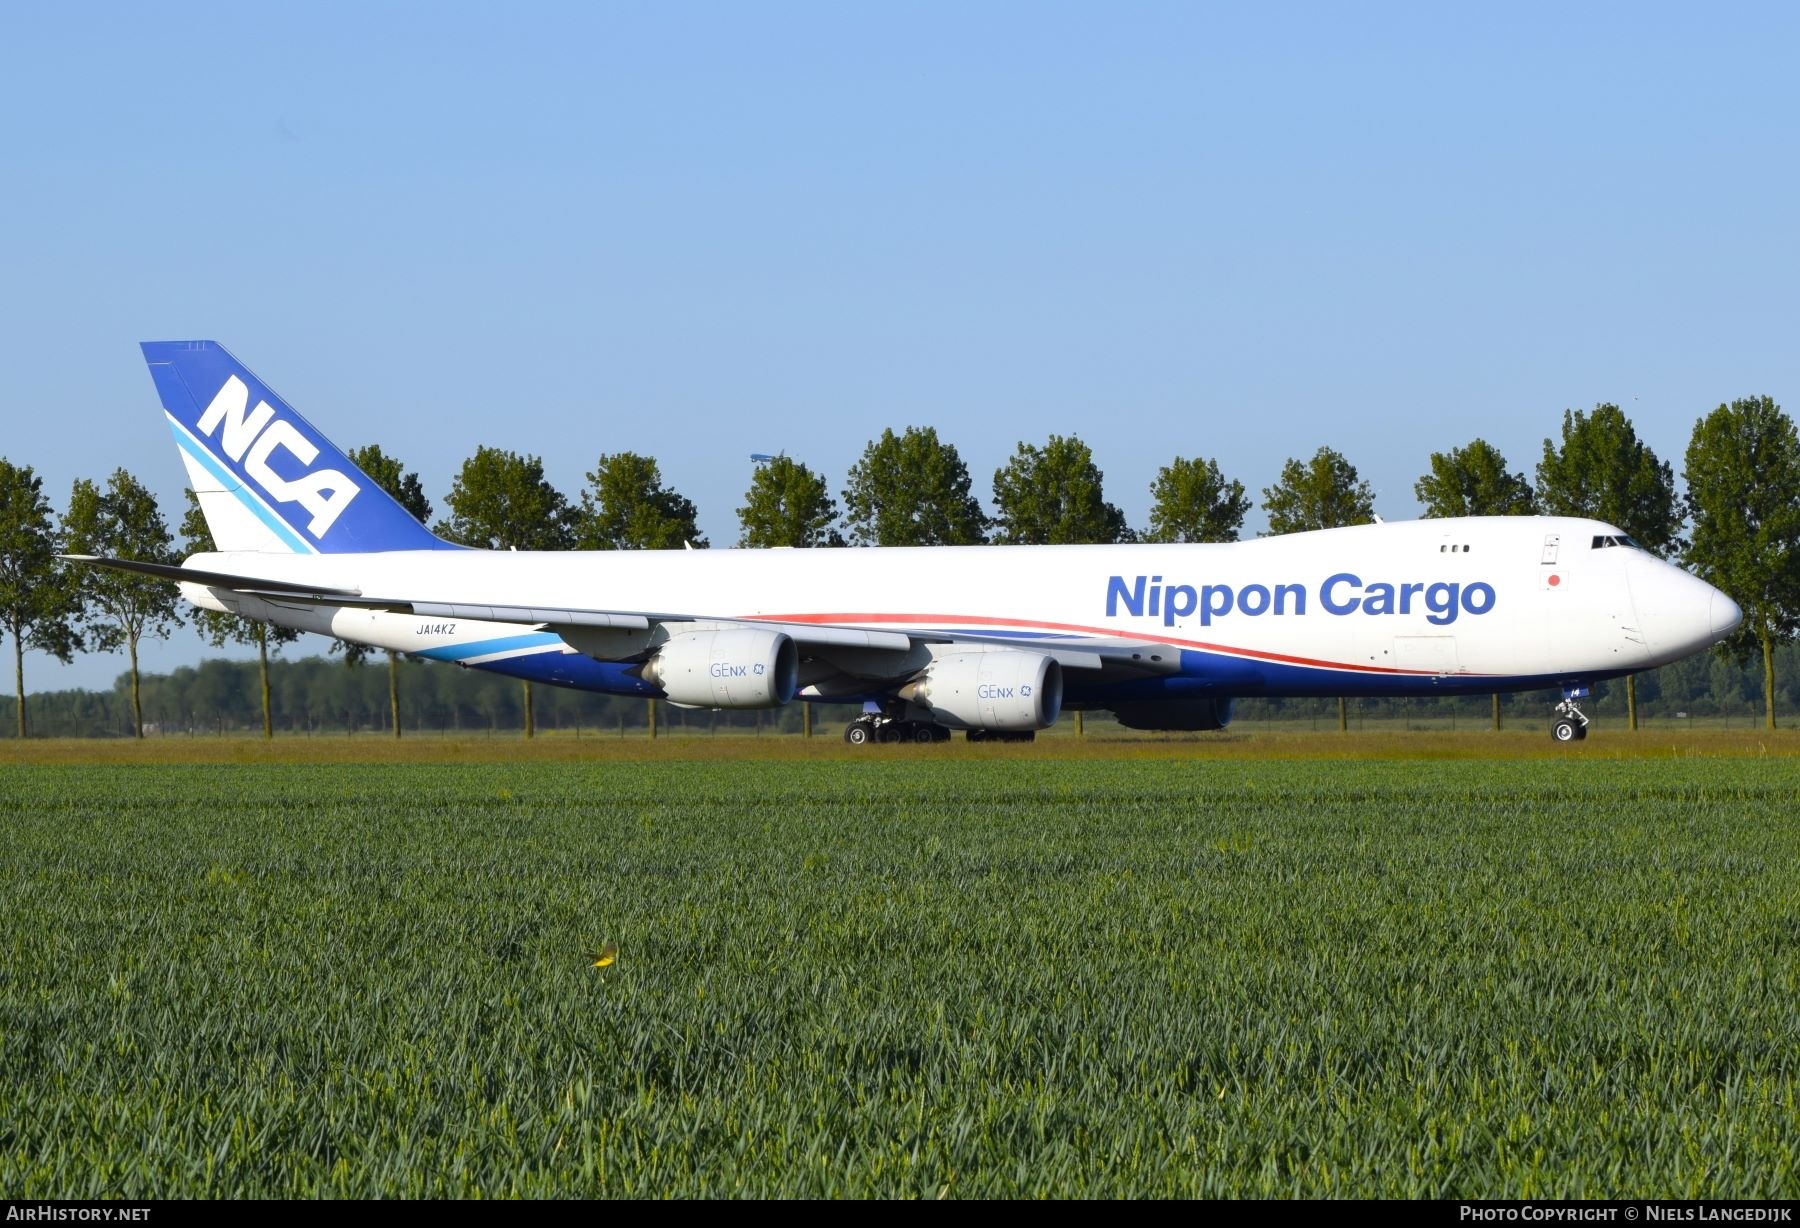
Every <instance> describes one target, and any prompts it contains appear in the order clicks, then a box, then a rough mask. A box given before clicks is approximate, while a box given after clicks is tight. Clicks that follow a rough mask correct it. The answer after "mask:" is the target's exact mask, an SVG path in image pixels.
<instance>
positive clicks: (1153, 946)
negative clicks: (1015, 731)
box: [0, 735, 1800, 1198]
mask: <svg viewBox="0 0 1800 1228" xmlns="http://www.w3.org/2000/svg"><path fill="white" fill-rule="evenodd" d="M1537 740H1538V739H1537V738H1536V737H1534V738H1533V739H1532V744H1533V745H1534V746H1535V744H1536V742H1537ZM743 741H754V740H752V739H745V740H743ZM1622 742H1623V736H1622V735H1621V736H1620V737H1617V738H1615V739H1613V744H1614V747H1615V750H1616V747H1617V746H1618V745H1619V744H1620V743H1622ZM1543 743H1544V745H1543V748H1542V749H1543V750H1546V751H1548V750H1551V749H1553V748H1551V747H1550V746H1549V743H1548V739H1543ZM1458 744H1460V743H1458ZM1513 744H1514V743H1512V742H1497V741H1490V742H1488V743H1485V745H1486V746H1488V747H1489V748H1491V749H1498V748H1501V747H1504V746H1511V745H1513ZM233 745H236V746H237V747H239V748H240V750H239V751H233V752H232V753H231V754H230V755H228V756H225V757H224V758H223V759H222V760H220V761H215V762H207V763H180V762H173V761H168V760H172V759H174V758H178V756H175V755H174V754H173V753H172V752H164V753H162V756H161V757H162V758H163V759H164V760H165V761H163V762H155V763H139V764H130V763H111V762H94V761H92V760H93V759H95V758H99V759H104V758H107V757H108V756H112V757H123V756H126V755H127V753H128V752H127V751H125V750H118V751H114V750H105V751H100V752H93V753H92V754H90V755H89V756H88V757H87V760H86V761H83V755H82V754H81V753H78V751H77V750H71V749H69V748H66V747H61V748H59V747H56V746H54V745H52V746H49V747H45V746H43V745H39V746H38V747H37V748H36V750H35V752H34V751H33V750H32V749H31V748H29V747H27V748H26V749H24V750H22V751H20V752H18V754H16V755H14V756H13V757H12V758H11V760H10V761H9V762H7V763H6V764H5V765H4V766H0V833H3V837H4V839H3V843H0V850H3V853H0V855H3V857H4V875H3V877H0V892H3V893H4V894H3V896H0V1190H3V1191H5V1192H6V1194H7V1195H8V1196H11V1197H17V1198H39V1197H52V1196H59V1195H60V1196H77V1197H87V1196H99V1195H120V1196H133V1197H147V1196H224V1195H264V1196H290V1195H312V1194H320V1195H335V1196H364V1195H374V1194H395V1195H437V1194H445V1195H464V1194H468V1195H473V1194H483V1195H491V1196H500V1195H516V1194H522V1195H593V1194H617V1195H663V1194H672V1195H729V1194H794V1195H815V1194H817V1195H828V1194H829V1195H891V1196H912V1195H917V1196H921V1197H937V1196H943V1195H948V1196H984V1195H985V1196H996V1195H998V1196H1015V1195H1035V1194H1052V1195H1158V1194H1176V1195H1188V1194H1235V1195H1262V1194H1304V1195H1338V1194H1342V1195H1358V1194H1388V1195H1431V1196H1450V1195H1464V1196H1473V1195H1500V1196H1531V1197H1545V1196H1553V1195H1619V1196H1630V1195H1636V1196H1664V1197H1693V1196H1713V1197H1721V1196H1759V1195H1778V1196H1786V1197H1794V1196H1796V1195H1797V1194H1800V1175H1797V1171H1796V1150H1797V1148H1800V1132H1796V1130H1795V1129H1794V1122H1795V1120H1796V1116H1797V1114H1800V1002H1797V996H1796V990H1797V988H1800V986H1797V981H1800V874H1797V873H1796V870H1797V869H1800V823H1797V822H1796V813H1797V812H1800V760H1796V758H1794V757H1792V751H1793V747H1791V746H1789V745H1788V744H1787V743H1786V742H1785V741H1784V742H1781V743H1779V744H1777V746H1776V748H1775V752H1774V753H1771V751H1770V747H1769V744H1768V742H1767V741H1764V742H1763V743H1761V744H1760V745H1761V747H1762V749H1761V750H1760V751H1759V750H1758V745H1759V743H1758V742H1757V741H1756V740H1755V739H1754V738H1751V739H1749V740H1748V741H1742V740H1740V741H1737V742H1733V743H1731V746H1732V747H1734V748H1736V749H1735V750H1732V751H1731V752H1730V753H1731V755H1732V756H1733V757H1718V756H1715V755H1708V756H1704V757H1701V756H1697V755H1695V754H1692V753H1683V747H1684V746H1686V745H1688V744H1680V745H1677V746H1672V747H1669V748H1661V747H1650V746H1649V745H1648V743H1640V744H1637V745H1638V746H1639V747H1640V749H1641V750H1642V752H1643V753H1642V757H1626V758H1620V757H1616V756H1615V755H1612V754H1609V752H1608V751H1607V750H1606V747H1605V744H1604V743H1603V742H1602V741H1601V740H1600V739H1594V740H1591V741H1590V742H1589V743H1587V744H1585V745H1584V746H1582V747H1579V748H1564V753H1563V754H1561V755H1556V756H1548V755H1545V756H1540V755H1539V753H1538V751H1537V750H1528V749H1526V743H1525V742H1524V741H1522V740H1521V741H1518V742H1517V746H1518V747H1519V748H1520V751H1519V757H1518V758H1516V759H1504V758H1485V759H1484V758H1480V757H1473V756H1471V755H1463V754H1448V755H1445V756H1442V757H1439V758H1433V759H1392V760H1388V759H1380V758H1377V759H1375V760H1374V761H1361V760H1358V759H1355V758H1325V757H1319V755H1318V754H1314V755H1312V756H1307V755H1305V754H1301V753H1298V752H1295V753H1292V754H1289V753H1275V754H1274V756H1273V757H1266V756H1258V755H1255V754H1252V753H1249V752H1243V753H1239V752H1236V751H1231V750H1229V749H1224V750H1222V749H1220V748H1221V747H1225V748H1229V747H1231V746H1233V745H1236V744H1233V743H1227V742H1216V743H1212V744H1209V745H1208V746H1207V747H1206V748H1202V749H1201V750H1198V751H1196V750H1194V749H1193V748H1192V746H1191V745H1190V746H1188V747H1187V748H1185V749H1184V748H1183V747H1181V746H1176V747H1175V748H1174V749H1169V748H1168V747H1167V746H1155V745H1153V746H1152V748H1151V750H1152V751H1154V752H1155V753H1151V752H1147V751H1143V750H1142V749H1141V748H1139V749H1126V750H1116V751H1114V752H1113V753H1111V754H1101V753H1098V752H1096V753H1091V754H1089V753H1079V754H1078V753H1073V752H1071V753H1061V752H1059V753H1058V754H1057V755H1055V756H1050V755H1046V754H1044V753H1042V752H1043V750H1044V748H1042V747H1038V748H1033V747H1005V748H995V749H997V750H1000V751H1004V752H1005V753H994V754H987V753H982V754H976V753H974V752H976V751H984V752H985V751H987V750H989V749H990V748H984V747H972V748H966V749H963V748H957V749H956V750H955V753H951V754H944V755H933V754H930V753H920V752H921V751H925V750H926V748H916V749H914V748H887V747H881V748H875V753H870V752H863V753H862V754H861V755H844V754H841V753H839V750H838V749H832V750H830V751H826V750H825V749H824V748H823V747H821V748H820V749H819V751H818V755H819V757H817V758H810V759H809V758H807V757H804V756H803V755H801V754H797V753H794V754H790V753H788V752H786V751H783V752H781V757H776V758H769V757H762V756H759V755H758V754H757V753H756V752H754V751H744V753H743V754H742V755H741V756H739V757H731V756H729V755H723V754H722V753H718V754H716V753H715V752H714V751H712V750H695V749H694V748H692V747H690V748H689V749H688V750H687V751H685V752H682V751H680V750H662V751H658V752H657V754H658V756H659V757H657V758H655V759H651V760H643V759H641V758H640V759H636V760H634V759H631V758H627V757H623V756H620V755H612V756H610V757H602V758H591V757H589V758H582V757H577V756H576V755H575V754H574V753H572V752H566V751H564V750H558V749H549V750H540V749H536V748H534V749H533V750H532V751H531V752H529V754H526V753H524V752H521V753H520V755H519V757H516V758H509V760H508V761H501V762H482V763H469V762H437V763H434V762H428V761H427V760H429V759H430V758H432V757H433V752H431V751H430V750H429V749H428V748H420V747H416V746H415V747H412V748H410V749H408V750H406V751H404V752H402V751H400V750H397V749H396V750H394V751H392V752H391V754H392V755H393V756H396V757H399V756H403V755H404V756H411V757H413V758H414V759H416V760H417V761H413V762H391V763H368V762H344V761H335V762H334V761H332V758H333V757H332V756H330V755H323V754H322V753H321V754H320V755H315V756H313V761H310V762H300V763H281V762H241V763H240V762H232V761H230V760H231V758H233V757H241V758H247V759H252V760H255V759H258V758H259V757H261V758H267V757H269V756H270V755H271V754H273V752H265V751H262V750H261V749H260V748H257V747H255V745H254V744H233ZM734 745H735V744H734ZM1362 745H1363V747H1364V749H1365V750H1367V749H1368V746H1369V744H1368V743H1363V744H1362ZM1474 745H1477V746H1479V745H1484V744H1482V743H1475V744H1474ZM934 749H935V748H934ZM1571 749H1573V750H1574V751H1575V752H1576V753H1573V754H1571V753H1568V751H1569V750H1571ZM890 752H892V753H890ZM132 753H137V754H140V755H143V754H147V753H149V752H146V751H143V750H139V751H136V752H132ZM289 753H293V752H289ZM389 753H390V752H387V751H381V750H369V751H367V752H365V754H367V755H370V756H375V757H380V756H382V755H387V754H389ZM593 753H594V752H593V751H592V750H590V751H588V752H587V754H589V755H592V754H593ZM1331 753H1335V752H1331ZM33 754H35V755H36V756H37V757H38V758H39V759H40V760H51V761H54V760H63V761H60V762H38V763H27V762H22V761H21V759H23V758H29V757H31V756H32V755H33ZM435 754H436V756H437V757H440V758H449V759H452V760H454V759H459V758H463V757H466V756H465V755H464V754H463V753H462V752H460V751H458V752H447V751H445V749H444V748H443V747H442V746H440V747H438V749H437V751H436V752H435ZM151 757H156V756H155V755H152V756H151ZM349 757H350V758H354V756H349ZM608 943H611V944H616V945H617V949H618V953H617V960H616V962H615V963H614V964H613V965H612V966H610V967H607V968H594V967H592V966H591V965H592V963H593V960H594V952H595V951H597V950H598V949H599V948H600V947H601V946H602V945H603V944H608Z"/></svg>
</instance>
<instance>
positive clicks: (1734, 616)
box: [1712, 588, 1744, 642]
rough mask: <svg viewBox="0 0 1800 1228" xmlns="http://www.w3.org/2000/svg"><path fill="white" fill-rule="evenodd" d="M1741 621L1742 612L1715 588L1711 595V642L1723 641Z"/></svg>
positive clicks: (1742, 618) (1733, 602)
mask: <svg viewBox="0 0 1800 1228" xmlns="http://www.w3.org/2000/svg"><path fill="white" fill-rule="evenodd" d="M1743 621H1744V612H1743V611H1742V610H1741V609H1739V608H1738V603H1737V602H1735V601H1733V600H1732V599H1731V598H1729V597H1727V596H1726V595H1725V594H1724V593H1721V592H1720V591H1719V590H1718V589H1716V588H1715V589H1714V590H1713V595H1712V633H1713V640H1714V641H1715V642H1716V641H1718V640H1722V639H1724V638H1725V637H1726V636H1728V635H1730V634H1731V633H1732V632H1733V631H1736V630H1737V629H1738V624H1740V623H1742V622H1743Z"/></svg>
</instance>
